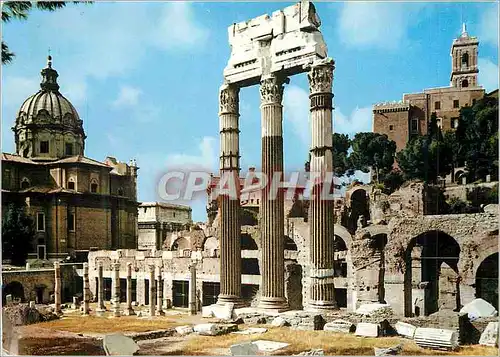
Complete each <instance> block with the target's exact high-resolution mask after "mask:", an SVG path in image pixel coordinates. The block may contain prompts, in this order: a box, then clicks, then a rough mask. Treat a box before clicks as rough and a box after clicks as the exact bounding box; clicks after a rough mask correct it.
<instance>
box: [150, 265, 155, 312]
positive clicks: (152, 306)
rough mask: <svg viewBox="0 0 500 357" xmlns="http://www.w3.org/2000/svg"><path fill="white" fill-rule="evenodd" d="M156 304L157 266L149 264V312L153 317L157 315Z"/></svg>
mask: <svg viewBox="0 0 500 357" xmlns="http://www.w3.org/2000/svg"><path fill="white" fill-rule="evenodd" d="M155 305H156V280H155V266H154V265H150V266H149V314H150V316H151V317H153V316H155V314H156V312H155Z"/></svg>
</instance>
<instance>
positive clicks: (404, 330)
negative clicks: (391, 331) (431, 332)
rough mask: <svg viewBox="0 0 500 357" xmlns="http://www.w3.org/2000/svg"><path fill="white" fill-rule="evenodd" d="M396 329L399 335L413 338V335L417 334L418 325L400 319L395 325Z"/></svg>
mask: <svg viewBox="0 0 500 357" xmlns="http://www.w3.org/2000/svg"><path fill="white" fill-rule="evenodd" d="M395 328H396V331H397V333H398V335H401V336H404V337H406V338H411V339H413V336H415V331H416V329H417V327H416V326H413V325H412V324H408V323H406V322H401V321H398V322H397V323H396V325H395Z"/></svg>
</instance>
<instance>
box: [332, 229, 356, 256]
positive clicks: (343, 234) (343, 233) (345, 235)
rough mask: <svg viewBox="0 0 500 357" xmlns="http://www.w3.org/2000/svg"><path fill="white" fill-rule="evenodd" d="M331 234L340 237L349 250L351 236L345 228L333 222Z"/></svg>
mask: <svg viewBox="0 0 500 357" xmlns="http://www.w3.org/2000/svg"><path fill="white" fill-rule="evenodd" d="M333 234H334V235H336V236H339V237H340V238H342V239H343V240H344V243H345V244H346V246H347V250H351V245H352V236H351V233H349V231H348V230H347V228H345V227H344V226H341V225H340V224H335V225H333Z"/></svg>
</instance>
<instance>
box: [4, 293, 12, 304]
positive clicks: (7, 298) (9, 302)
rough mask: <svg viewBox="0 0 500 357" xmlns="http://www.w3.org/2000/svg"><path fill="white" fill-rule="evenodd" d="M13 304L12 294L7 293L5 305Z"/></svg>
mask: <svg viewBox="0 0 500 357" xmlns="http://www.w3.org/2000/svg"><path fill="white" fill-rule="evenodd" d="M11 304H12V295H11V294H7V295H5V305H11Z"/></svg>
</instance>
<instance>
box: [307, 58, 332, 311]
mask: <svg viewBox="0 0 500 357" xmlns="http://www.w3.org/2000/svg"><path fill="white" fill-rule="evenodd" d="M333 69H334V62H333V59H331V58H326V59H324V60H322V61H319V62H317V63H315V64H313V66H312V67H311V69H310V71H309V73H308V78H309V89H310V95H309V99H310V113H311V134H312V138H311V139H312V140H311V149H310V154H311V166H310V174H311V177H315V182H314V186H313V187H312V192H311V194H312V195H311V201H310V208H309V215H310V216H309V222H310V223H309V224H310V243H309V258H310V266H311V269H310V273H309V276H310V288H309V289H310V291H309V304H308V305H309V307H310V308H313V309H336V308H337V302H336V300H335V284H334V233H333V200H331V199H329V198H328V197H325V195H324V192H323V187H324V185H328V188H331V186H332V185H333V182H332V181H333V174H332V173H333V154H332V149H333V148H332V146H333V141H332V133H333V124H332V109H333V106H332V101H333V93H332V82H333ZM330 192H332V191H330ZM326 193H329V191H327V192H326Z"/></svg>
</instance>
